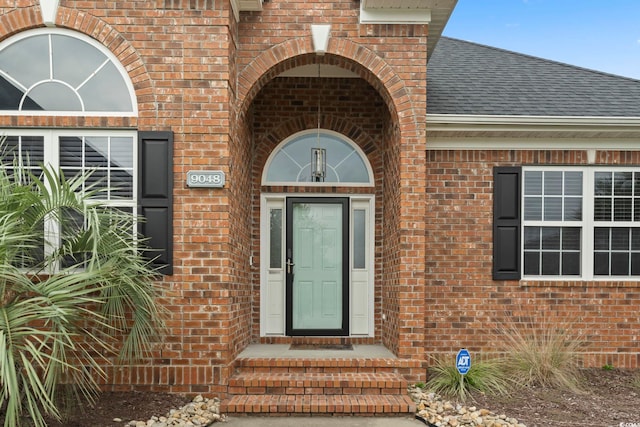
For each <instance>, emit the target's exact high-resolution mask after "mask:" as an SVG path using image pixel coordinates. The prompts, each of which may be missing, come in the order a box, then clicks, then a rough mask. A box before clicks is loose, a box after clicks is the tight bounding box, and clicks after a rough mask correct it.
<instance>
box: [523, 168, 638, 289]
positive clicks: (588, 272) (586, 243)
mask: <svg viewBox="0 0 640 427" xmlns="http://www.w3.org/2000/svg"><path fill="white" fill-rule="evenodd" d="M522 170H523V180H522V196H521V211H522V218H523V219H522V227H521V241H522V245H521V249H520V256H521V266H522V268H523V269H524V252H525V251H524V230H525V227H529V226H538V227H579V228H581V230H582V233H581V235H582V238H581V248H580V249H581V251H580V252H581V256H580V272H581V274H580V275H579V276H572V275H569V276H568V275H545V276H543V275H536V276H533V275H523V279H525V280H551V281H553V280H587V281H596V280H607V281H610V280H616V281H637V280H638V279H639V278H640V276H621V275H620V276H618V275H595V274H594V253H595V249H594V231H595V228H597V227H608V228H617V227H621V228H625V227H628V228H640V222H637V221H636V222H634V221H633V215H632V220H631V221H614V220H613V218H612V220H611V221H595V220H594V212H595V193H594V188H595V174H596V172H634V173H635V172H640V168H634V167H624V166H526V167H523V169H522ZM527 171H562V172H567V171H580V172H582V183H583V185H582V220H580V221H577V220H572V221H544V220H541V221H533V220H525V219H524V200H525V194H524V176H525V173H526V172H527ZM632 205H633V203H632Z"/></svg>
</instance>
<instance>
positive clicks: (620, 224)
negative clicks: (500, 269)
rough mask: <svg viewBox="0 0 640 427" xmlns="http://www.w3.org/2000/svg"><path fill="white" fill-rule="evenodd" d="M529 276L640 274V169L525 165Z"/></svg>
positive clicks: (525, 247) (525, 253)
mask: <svg viewBox="0 0 640 427" xmlns="http://www.w3.org/2000/svg"><path fill="white" fill-rule="evenodd" d="M522 184H523V191H522V220H523V223H522V225H523V227H522V242H523V245H522V266H523V276H524V277H525V278H544V279H548V278H565V279H567V278H568V279H583V280H599V279H611V278H616V279H624V278H635V279H637V278H638V277H640V169H639V168H628V167H612V166H610V167H606V166H598V167H569V166H565V167H524V168H523V178H522Z"/></svg>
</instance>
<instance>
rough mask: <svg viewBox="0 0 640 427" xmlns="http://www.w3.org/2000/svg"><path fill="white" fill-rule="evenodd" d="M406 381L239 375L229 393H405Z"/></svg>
mask: <svg viewBox="0 0 640 427" xmlns="http://www.w3.org/2000/svg"><path fill="white" fill-rule="evenodd" d="M406 389H407V381H406V380H405V379H404V378H403V377H401V376H400V375H398V374H395V373H390V372H378V373H368V372H340V373H331V372H330V373H327V372H305V373H303V372H279V373H278V372H275V373H274V372H264V373H262V372H240V373H238V374H236V375H234V376H233V377H231V378H230V379H229V393H230V394H320V395H322V394H324V395H342V394H345V395H353V394H403V393H405V392H406Z"/></svg>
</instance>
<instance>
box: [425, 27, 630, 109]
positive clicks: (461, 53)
mask: <svg viewBox="0 0 640 427" xmlns="http://www.w3.org/2000/svg"><path fill="white" fill-rule="evenodd" d="M427 112H428V113H429V114H463V115H516V116H596V117H640V80H634V79H630V78H626V77H620V76H615V75H612V74H607V73H602V72H599V71H593V70H588V69H585V68H580V67H576V66H572V65H568V64H563V63H560V62H555V61H550V60H546V59H541V58H536V57H532V56H528V55H523V54H520V53H516V52H510V51H506V50H503V49H498V48H494V47H490V46H484V45H480V44H476V43H471V42H467V41H462V40H457V39H451V38H448V37H442V38H441V39H440V41H439V42H438V45H437V46H436V48H435V50H434V52H433V55H432V56H431V58H430V60H429V64H428V68H427Z"/></svg>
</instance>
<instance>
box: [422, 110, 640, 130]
mask: <svg viewBox="0 0 640 427" xmlns="http://www.w3.org/2000/svg"><path fill="white" fill-rule="evenodd" d="M438 131H447V132H452V131H456V132H471V131H494V132H510V131H511V132H513V131H519V132H526V131H531V132H536V131H537V132H541V131H555V132H559V131H571V132H579V131H582V132H594V131H635V132H640V117H586V116H575V117H572V116H483V115H477V116H476V115H455V114H427V132H438Z"/></svg>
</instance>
